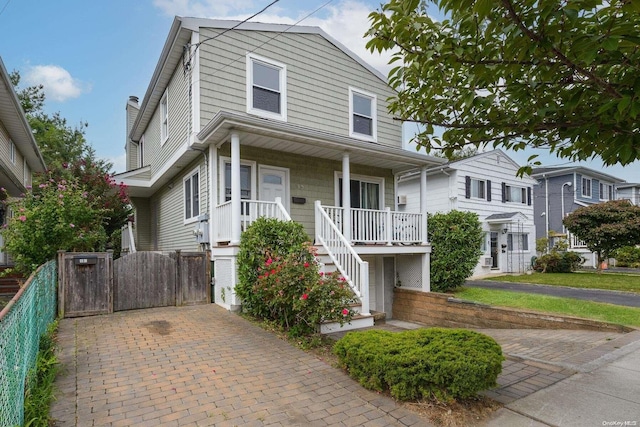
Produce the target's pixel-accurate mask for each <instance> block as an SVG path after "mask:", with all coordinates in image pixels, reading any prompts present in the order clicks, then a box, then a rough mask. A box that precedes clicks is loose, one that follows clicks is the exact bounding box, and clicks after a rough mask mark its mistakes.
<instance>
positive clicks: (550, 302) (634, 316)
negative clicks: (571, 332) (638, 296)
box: [455, 288, 640, 326]
mask: <svg viewBox="0 0 640 427" xmlns="http://www.w3.org/2000/svg"><path fill="white" fill-rule="evenodd" d="M455 295H456V297H457V298H461V299H465V300H469V301H475V302H479V303H483V304H489V305H493V306H502V307H512V308H519V309H523V310H532V311H538V312H543V313H555V314H564V315H567V316H574V317H581V318H585V319H592V320H600V321H604V322H610V323H615V324H618V325H626V326H640V308H634V307H623V306H619V305H613V304H606V303H600V302H593V301H583V300H578V299H573V298H560V297H553V296H548V295H534V294H527V293H523V292H510V291H502V290H495V289H482V288H461V289H460V290H457V291H455Z"/></svg>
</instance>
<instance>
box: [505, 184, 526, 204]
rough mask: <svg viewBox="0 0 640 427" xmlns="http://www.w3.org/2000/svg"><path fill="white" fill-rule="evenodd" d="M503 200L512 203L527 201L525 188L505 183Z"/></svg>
mask: <svg viewBox="0 0 640 427" xmlns="http://www.w3.org/2000/svg"><path fill="white" fill-rule="evenodd" d="M505 201H507V202H513V203H527V189H526V188H524V187H516V186H512V185H507V186H506V187H505Z"/></svg>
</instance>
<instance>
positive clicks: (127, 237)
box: [120, 221, 136, 254]
mask: <svg viewBox="0 0 640 427" xmlns="http://www.w3.org/2000/svg"><path fill="white" fill-rule="evenodd" d="M120 242H121V243H122V247H121V251H122V253H130V254H133V253H135V252H136V242H135V239H134V238H133V222H131V221H129V222H127V223H126V224H125V225H124V226H123V227H122V237H121V239H120Z"/></svg>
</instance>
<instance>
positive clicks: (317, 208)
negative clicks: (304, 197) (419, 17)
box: [313, 200, 322, 244]
mask: <svg viewBox="0 0 640 427" xmlns="http://www.w3.org/2000/svg"><path fill="white" fill-rule="evenodd" d="M313 205H314V206H315V213H314V217H315V220H316V221H315V222H316V235H315V243H316V244H317V243H319V242H320V226H321V225H320V224H321V223H320V211H321V210H322V205H321V204H320V200H316V201H315V202H314V204H313Z"/></svg>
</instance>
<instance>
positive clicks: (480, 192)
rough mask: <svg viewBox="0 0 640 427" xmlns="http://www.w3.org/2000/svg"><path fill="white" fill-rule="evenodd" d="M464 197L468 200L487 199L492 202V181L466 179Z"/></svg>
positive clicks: (468, 177)
mask: <svg viewBox="0 0 640 427" xmlns="http://www.w3.org/2000/svg"><path fill="white" fill-rule="evenodd" d="M464 197H465V198H466V199H471V198H474V199H485V200H488V201H491V181H485V180H484V179H476V178H471V177H470V176H466V177H465V183H464Z"/></svg>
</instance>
